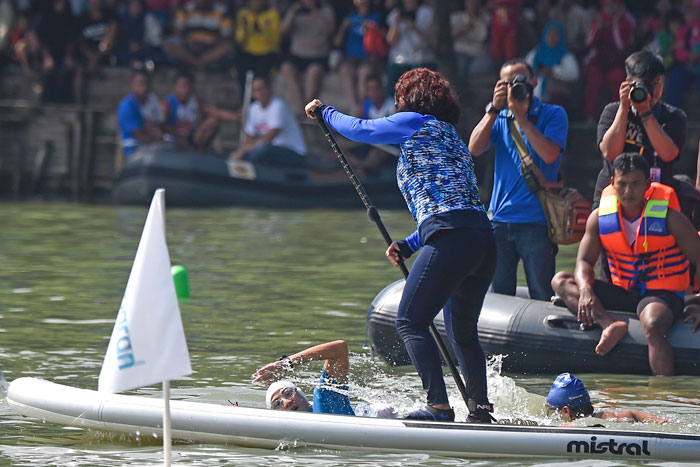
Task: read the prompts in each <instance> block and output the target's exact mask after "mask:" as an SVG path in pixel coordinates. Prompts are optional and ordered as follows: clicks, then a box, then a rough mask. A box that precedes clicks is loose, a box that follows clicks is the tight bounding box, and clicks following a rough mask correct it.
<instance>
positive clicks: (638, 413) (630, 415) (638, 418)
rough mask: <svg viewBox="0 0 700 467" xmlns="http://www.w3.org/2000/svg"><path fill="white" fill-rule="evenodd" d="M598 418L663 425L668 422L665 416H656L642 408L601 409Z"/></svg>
mask: <svg viewBox="0 0 700 467" xmlns="http://www.w3.org/2000/svg"><path fill="white" fill-rule="evenodd" d="M600 418H603V419H605V420H610V421H613V422H631V423H634V422H641V423H656V424H657V425H663V424H664V423H667V422H668V419H667V418H665V417H658V416H656V415H652V414H650V413H649V412H644V411H642V410H631V409H620V410H603V413H602V414H601V416H600Z"/></svg>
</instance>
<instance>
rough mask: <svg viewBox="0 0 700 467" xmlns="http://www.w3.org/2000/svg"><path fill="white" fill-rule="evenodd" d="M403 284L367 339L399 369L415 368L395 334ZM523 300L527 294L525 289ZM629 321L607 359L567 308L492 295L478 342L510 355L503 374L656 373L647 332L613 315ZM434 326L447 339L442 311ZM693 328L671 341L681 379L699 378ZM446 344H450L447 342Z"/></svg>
mask: <svg viewBox="0 0 700 467" xmlns="http://www.w3.org/2000/svg"><path fill="white" fill-rule="evenodd" d="M403 286H404V281H403V280H401V281H397V282H394V283H393V284H390V285H389V286H387V287H386V288H385V289H384V290H382V291H381V292H380V293H379V294H378V295H377V296H376V297H375V299H374V301H373V302H372V304H371V305H370V308H369V311H368V314H367V334H368V339H369V343H370V347H371V349H372V353H373V354H376V355H379V356H381V357H382V358H383V359H384V360H386V361H388V362H389V363H391V364H394V365H407V364H410V361H409V359H408V354H407V353H406V349H405V347H404V345H403V341H402V340H401V338H400V337H399V335H398V334H397V333H396V330H395V329H394V320H395V318H396V312H397V309H398V305H399V301H400V300H401V293H402V292H403ZM519 294H520V295H524V293H523V291H522V289H521V290H519ZM611 314H613V315H617V316H624V317H627V318H630V319H629V332H628V334H627V336H625V338H624V339H623V340H622V341H621V342H620V343H619V344H618V345H617V346H615V348H614V349H613V350H612V351H610V352H609V353H608V354H607V355H605V356H602V357H601V356H599V355H597V354H596V353H595V350H594V349H595V346H596V344H597V343H598V340H599V339H600V329H599V328H597V327H596V328H594V329H592V330H588V331H583V330H581V329H580V327H579V323H578V322H577V321H576V317H575V316H574V315H573V314H572V313H570V312H569V311H568V310H567V309H566V308H564V307H561V306H557V305H554V304H552V303H549V302H543V301H539V300H531V299H529V298H526V297H525V296H515V297H511V296H508V295H499V294H487V295H486V300H485V301H484V307H483V309H482V310H481V317H480V318H479V338H480V341H481V345H482V347H483V348H484V351H485V352H486V353H487V354H488V355H499V354H500V355H507V357H506V358H505V359H504V360H503V370H505V371H510V372H515V373H528V374H558V373H561V372H564V371H570V372H574V373H625V374H643V375H648V374H651V370H650V368H649V360H648V351H647V344H646V339H645V337H644V332H643V330H642V326H641V324H640V323H639V320H638V319H637V318H636V316H634V315H632V314H630V313H619V312H614V311H611ZM434 322H435V327H436V328H437V329H438V331H439V332H440V334H442V336H443V338H445V339H446V337H445V326H444V322H443V317H442V312H440V314H439V315H438V316H437V317H436V319H435V321H434ZM691 329H692V326H691V325H690V323H682V322H676V323H675V324H674V325H673V327H672V328H671V331H670V334H669V338H670V340H671V344H672V345H673V349H674V354H675V358H676V374H678V375H694V376H700V335H698V334H697V333H696V334H693V333H691V332H690V331H691ZM446 342H447V341H446Z"/></svg>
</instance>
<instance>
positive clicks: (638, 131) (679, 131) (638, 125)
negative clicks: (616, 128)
mask: <svg viewBox="0 0 700 467" xmlns="http://www.w3.org/2000/svg"><path fill="white" fill-rule="evenodd" d="M619 106H620V103H619V102H612V103H610V104H608V105H606V106H605V109H603V113H601V114H600V120H599V121H598V147H600V142H601V141H602V140H603V136H604V135H605V132H606V131H608V129H609V128H610V126H611V125H612V123H613V120H615V114H616V113H617V109H618V107H619ZM652 112H653V114H654V117H655V118H656V121H657V122H659V125H661V128H662V129H663V130H664V131H665V132H666V134H667V135H668V136H669V137H670V138H671V139H672V140H673V142H674V144H675V145H676V146H677V147H678V155H677V156H676V158H675V159H674V160H672V161H671V162H665V161H663V160H661V158H660V157H654V147H653V146H652V145H651V141H649V137H648V136H647V133H646V131H645V130H644V125H642V120H641V118H640V117H639V114H637V111H636V110H634V109H633V108H632V109H630V112H629V114H628V117H627V135H626V137H625V146H624V148H623V150H622V151H623V152H637V153H639V154H641V155H642V156H644V158H645V159H646V160H647V162H648V163H649V166H650V167H653V166H654V165H656V166H657V167H659V168H660V169H661V183H663V184H665V185H669V186H673V184H672V180H673V172H672V170H671V166H672V165H673V163H674V162H675V161H677V160H678V158H679V157H680V155H681V151H682V150H683V146H684V145H685V138H686V136H687V129H686V126H687V121H688V118H687V117H686V116H685V112H683V110H681V109H679V108H677V107H673V106H672V105H669V104H667V103H665V102H663V101H659V102H657V103H656V105H655V106H654V107H653V108H652ZM612 175H613V169H612V162H610V161H608V160H607V159H605V156H603V168H602V169H600V173H599V174H598V180H597V181H596V184H595V192H594V194H593V206H594V207H597V206H598V202H599V201H600V192H601V191H603V188H605V187H606V186H608V185H609V184H610V177H612Z"/></svg>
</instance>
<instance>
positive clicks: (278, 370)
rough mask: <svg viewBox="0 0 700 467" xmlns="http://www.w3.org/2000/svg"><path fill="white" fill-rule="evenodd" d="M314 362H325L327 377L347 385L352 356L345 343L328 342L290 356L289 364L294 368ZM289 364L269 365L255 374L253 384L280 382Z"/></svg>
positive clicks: (277, 361) (283, 362)
mask: <svg viewBox="0 0 700 467" xmlns="http://www.w3.org/2000/svg"><path fill="white" fill-rule="evenodd" d="M313 360H325V362H324V365H323V368H324V369H325V370H326V375H328V376H329V377H331V378H334V379H335V380H336V381H338V382H339V383H340V384H347V382H348V379H349V378H348V375H349V373H350V356H349V352H348V346H347V344H346V343H345V341H343V340H337V341H332V342H326V343H325V344H319V345H315V346H313V347H309V348H308V349H304V350H302V351H300V352H297V353H295V354H293V355H290V356H289V363H291V364H292V367H295V366H298V365H301V364H303V363H306V362H310V361H313ZM289 363H288V362H287V361H286V360H276V361H274V362H271V363H268V364H267V365H265V366H264V367H262V368H260V369H259V370H258V371H256V372H255V373H253V382H254V383H267V384H269V383H273V382H275V381H279V380H280V379H282V377H283V376H284V374H285V373H286V372H287V370H289Z"/></svg>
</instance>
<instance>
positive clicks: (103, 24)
mask: <svg viewBox="0 0 700 467" xmlns="http://www.w3.org/2000/svg"><path fill="white" fill-rule="evenodd" d="M116 23H117V15H116V13H115V12H114V11H113V10H110V9H107V8H103V9H102V14H101V17H100V18H93V17H92V16H90V13H89V12H87V11H86V12H85V13H83V15H82V16H81V17H80V19H79V29H78V30H79V31H80V37H81V39H82V40H83V41H84V42H85V45H87V47H88V49H90V50H92V51H93V52H98V47H99V45H100V42H101V41H102V39H104V38H105V36H106V35H107V33H108V32H109V28H110V27H111V26H112V24H116Z"/></svg>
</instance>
